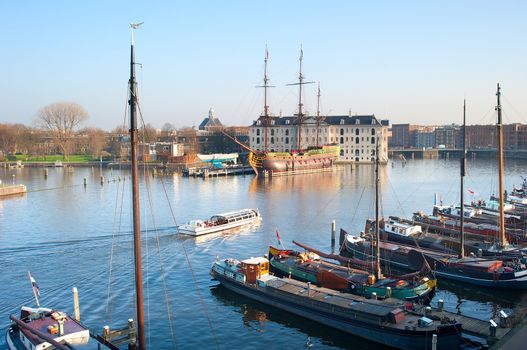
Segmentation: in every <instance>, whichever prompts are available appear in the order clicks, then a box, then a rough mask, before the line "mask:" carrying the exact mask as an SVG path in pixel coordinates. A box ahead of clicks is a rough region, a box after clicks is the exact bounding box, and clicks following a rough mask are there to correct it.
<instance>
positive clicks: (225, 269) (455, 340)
mask: <svg viewBox="0 0 527 350" xmlns="http://www.w3.org/2000/svg"><path fill="white" fill-rule="evenodd" d="M211 275H212V277H213V278H214V279H216V280H218V281H219V282H220V283H221V284H222V285H223V286H224V287H225V288H227V289H229V290H231V291H233V292H235V293H238V294H240V295H243V296H245V297H247V298H250V299H253V300H256V301H259V302H261V303H264V304H267V305H270V306H273V307H276V308H279V309H281V310H284V311H287V312H290V313H293V314H295V315H298V316H301V317H304V318H307V319H309V320H312V321H315V322H318V323H321V324H324V325H327V326H329V327H333V328H335V329H338V330H341V331H343V332H346V333H349V334H352V335H355V336H358V337H362V338H365V339H368V340H370V341H373V342H376V343H379V344H383V345H385V346H389V347H392V348H397V349H415V350H417V349H429V348H432V338H433V335H436V337H437V338H436V339H437V349H455V348H457V347H458V344H459V342H460V337H461V336H460V333H461V329H462V326H461V324H460V323H458V322H457V321H455V320H450V319H449V320H446V319H444V321H446V322H442V321H441V320H439V317H438V318H436V317H431V318H428V317H423V316H422V315H417V314H414V313H411V312H408V311H405V310H404V309H405V307H404V302H403V301H398V300H396V299H388V300H375V299H366V298H364V297H359V296H356V295H352V294H348V293H340V292H338V291H335V290H332V289H328V288H322V287H316V286H313V285H311V284H310V283H307V284H306V283H303V282H300V281H296V280H292V279H289V278H279V277H277V276H272V275H270V274H269V260H268V259H266V258H251V259H246V260H243V261H238V260H235V259H225V260H217V261H216V262H215V263H214V264H213V266H212V269H211Z"/></svg>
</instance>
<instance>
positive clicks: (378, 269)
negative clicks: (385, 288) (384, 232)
mask: <svg viewBox="0 0 527 350" xmlns="http://www.w3.org/2000/svg"><path fill="white" fill-rule="evenodd" d="M379 236H380V229H379V136H378V135H377V137H376V139H375V277H376V279H377V280H380V279H381V278H382V271H381V250H380V247H379V242H380V239H379Z"/></svg>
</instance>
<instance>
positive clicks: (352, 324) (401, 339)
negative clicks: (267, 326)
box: [212, 269, 461, 350]
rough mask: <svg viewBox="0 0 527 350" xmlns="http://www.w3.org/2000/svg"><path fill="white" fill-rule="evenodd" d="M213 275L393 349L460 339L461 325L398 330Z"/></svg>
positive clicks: (441, 345)
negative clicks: (436, 340) (436, 338)
mask: <svg viewBox="0 0 527 350" xmlns="http://www.w3.org/2000/svg"><path fill="white" fill-rule="evenodd" d="M212 275H213V277H214V278H215V279H216V280H218V281H219V282H220V283H221V284H222V285H223V286H224V287H225V288H227V289H229V290H231V291H233V292H234V293H237V294H240V295H243V296H245V297H247V298H250V299H253V300H256V301H258V302H261V303H263V304H267V305H270V306H273V307H276V308H278V309H281V310H284V311H287V312H290V313H292V314H295V315H297V316H301V317H304V318H306V319H309V320H312V321H315V322H318V323H321V324H323V325H326V326H329V327H332V328H335V329H338V330H340V331H343V332H345V333H349V334H352V335H355V336H359V337H361V338H365V339H368V340H370V341H373V342H376V343H380V344H383V345H385V346H389V347H391V348H397V349H415V350H418V349H419V350H421V349H424V348H432V335H433V334H437V336H438V342H437V346H438V347H437V348H438V349H445V350H446V349H455V348H457V347H458V344H459V341H460V332H461V325H460V324H451V325H445V326H444V327H440V328H436V329H433V330H424V329H423V330H420V331H418V330H416V329H415V328H414V329H405V328H400V329H394V328H390V327H383V326H382V325H381V324H377V325H376V326H374V325H372V323H368V322H364V321H362V320H360V318H354V317H353V316H349V315H346V314H341V313H338V312H334V311H333V310H332V309H331V308H330V307H324V305H323V303H320V302H319V303H313V302H311V303H310V302H308V301H304V300H301V298H295V296H287V295H284V294H282V293H273V292H272V291H268V290H267V288H266V287H260V286H258V285H256V284H255V285H248V284H247V283H241V282H238V281H236V280H234V279H232V278H229V277H227V276H225V275H222V274H221V273H217V272H215V271H214V269H213V270H212ZM318 304H320V305H318Z"/></svg>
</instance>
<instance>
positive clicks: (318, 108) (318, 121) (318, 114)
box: [317, 82, 320, 147]
mask: <svg viewBox="0 0 527 350" xmlns="http://www.w3.org/2000/svg"><path fill="white" fill-rule="evenodd" d="M319 130H320V82H319V83H318V88H317V147H318V134H319Z"/></svg>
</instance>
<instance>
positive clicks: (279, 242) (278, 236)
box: [276, 228, 282, 245]
mask: <svg viewBox="0 0 527 350" xmlns="http://www.w3.org/2000/svg"><path fill="white" fill-rule="evenodd" d="M276 238H278V244H280V245H282V240H281V239H280V234H279V233H278V228H277V229H276Z"/></svg>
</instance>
